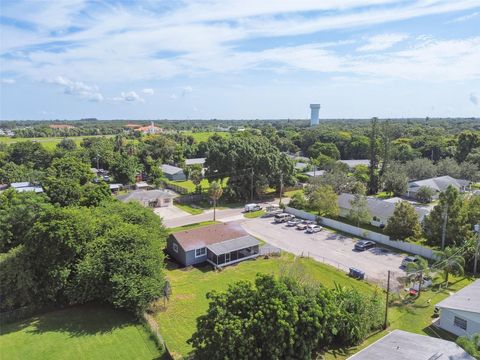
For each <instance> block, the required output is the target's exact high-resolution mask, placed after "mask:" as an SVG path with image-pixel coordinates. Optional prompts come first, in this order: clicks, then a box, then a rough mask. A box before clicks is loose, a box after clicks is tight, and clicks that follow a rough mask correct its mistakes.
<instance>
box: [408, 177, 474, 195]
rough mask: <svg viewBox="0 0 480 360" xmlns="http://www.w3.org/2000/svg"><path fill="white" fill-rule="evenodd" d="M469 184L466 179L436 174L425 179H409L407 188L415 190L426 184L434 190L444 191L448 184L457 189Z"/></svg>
mask: <svg viewBox="0 0 480 360" xmlns="http://www.w3.org/2000/svg"><path fill="white" fill-rule="evenodd" d="M469 184H470V182H469V181H467V180H461V179H454V178H453V177H451V176H448V175H447V176H438V177H434V178H430V179H425V180H418V181H411V182H409V183H408V189H409V190H410V191H412V189H413V190H415V188H420V187H422V186H427V187H429V188H431V189H433V190H436V191H440V192H441V191H445V190H447V188H448V186H449V185H453V186H454V187H456V188H457V189H460V188H461V187H464V186H468V185H469Z"/></svg>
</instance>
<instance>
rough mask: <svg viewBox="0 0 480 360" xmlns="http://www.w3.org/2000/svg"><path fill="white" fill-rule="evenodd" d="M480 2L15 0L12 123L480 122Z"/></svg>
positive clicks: (1, 11)
mask: <svg viewBox="0 0 480 360" xmlns="http://www.w3.org/2000/svg"><path fill="white" fill-rule="evenodd" d="M479 24H480V0H403V1H393V0H341V1H340V0H292V1H287V0H275V1H273V0H262V1H258V0H205V1H190V0H185V1H167V0H139V1H133V0H128V1H127V0H126V1H110V0H102V1H100V0H99V1H87V0H26V1H22V0H2V1H1V2H0V80H1V81H0V119H2V120H9V119H12V120H13V119H80V118H88V117H96V118H98V119H212V118H216V119H279V118H281V119H287V118H291V119H297V118H309V116H310V109H309V104H310V103H320V104H321V110H320V117H321V118H371V117H373V116H378V117H381V118H404V117H426V116H429V117H480V25H479Z"/></svg>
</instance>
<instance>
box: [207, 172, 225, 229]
mask: <svg viewBox="0 0 480 360" xmlns="http://www.w3.org/2000/svg"><path fill="white" fill-rule="evenodd" d="M208 194H209V196H210V198H211V199H212V200H213V221H215V214H216V209H217V200H218V199H220V197H221V196H222V194H223V188H222V184H220V182H219V181H212V183H211V184H210V189H209V190H208Z"/></svg>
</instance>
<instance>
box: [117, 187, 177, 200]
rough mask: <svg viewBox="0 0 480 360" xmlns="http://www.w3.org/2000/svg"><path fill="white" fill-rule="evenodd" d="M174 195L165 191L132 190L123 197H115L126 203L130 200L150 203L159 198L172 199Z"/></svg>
mask: <svg viewBox="0 0 480 360" xmlns="http://www.w3.org/2000/svg"><path fill="white" fill-rule="evenodd" d="M174 197H175V195H173V194H172V193H170V192H168V191H165V190H134V191H132V192H129V193H128V194H125V195H120V196H117V199H118V200H120V201H124V202H128V201H131V200H139V201H150V200H155V199H160V198H174Z"/></svg>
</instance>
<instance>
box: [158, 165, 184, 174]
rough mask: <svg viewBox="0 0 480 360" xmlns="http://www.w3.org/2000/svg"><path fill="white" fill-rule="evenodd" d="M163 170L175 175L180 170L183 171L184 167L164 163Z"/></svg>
mask: <svg viewBox="0 0 480 360" xmlns="http://www.w3.org/2000/svg"><path fill="white" fill-rule="evenodd" d="M162 171H163V172H164V173H165V174H169V175H175V174H177V173H179V172H183V169H182V168H179V167H176V166H172V165H167V164H163V165H162Z"/></svg>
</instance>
